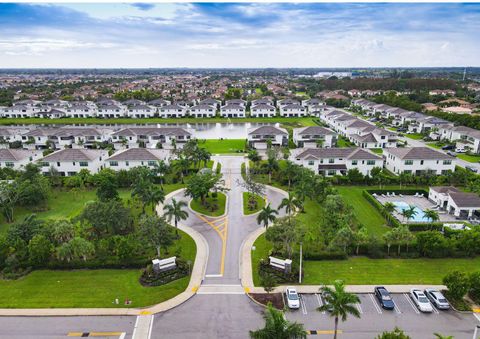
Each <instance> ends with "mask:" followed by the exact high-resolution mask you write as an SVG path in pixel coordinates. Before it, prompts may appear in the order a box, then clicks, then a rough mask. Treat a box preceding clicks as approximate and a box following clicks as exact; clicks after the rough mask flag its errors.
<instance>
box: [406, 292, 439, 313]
mask: <svg viewBox="0 0 480 339" xmlns="http://www.w3.org/2000/svg"><path fill="white" fill-rule="evenodd" d="M410 297H411V298H412V300H413V302H414V303H415V305H417V307H418V309H419V310H420V312H433V307H432V304H430V301H428V299H427V297H426V296H425V294H424V293H423V292H422V291H421V290H419V289H417V288H412V289H411V290H410Z"/></svg>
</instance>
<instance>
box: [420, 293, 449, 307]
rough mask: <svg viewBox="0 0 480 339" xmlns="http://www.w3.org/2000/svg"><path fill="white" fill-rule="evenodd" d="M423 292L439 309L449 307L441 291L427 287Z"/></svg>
mask: <svg viewBox="0 0 480 339" xmlns="http://www.w3.org/2000/svg"><path fill="white" fill-rule="evenodd" d="M424 292H425V295H426V296H427V298H428V300H430V302H431V303H432V304H433V305H434V306H435V307H436V308H438V309H439V310H448V309H449V308H450V304H449V303H448V300H447V298H445V297H444V296H443V294H442V293H441V292H439V291H437V290H436V289H433V288H427V289H426V290H425V291H424Z"/></svg>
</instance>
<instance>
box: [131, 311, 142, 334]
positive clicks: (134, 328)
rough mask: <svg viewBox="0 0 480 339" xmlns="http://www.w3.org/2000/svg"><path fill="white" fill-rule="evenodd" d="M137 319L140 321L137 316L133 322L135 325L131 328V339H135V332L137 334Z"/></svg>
mask: <svg viewBox="0 0 480 339" xmlns="http://www.w3.org/2000/svg"><path fill="white" fill-rule="evenodd" d="M138 319H140V316H139V315H137V320H135V325H134V326H133V333H132V338H135V332H137V326H138Z"/></svg>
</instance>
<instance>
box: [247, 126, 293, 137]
mask: <svg viewBox="0 0 480 339" xmlns="http://www.w3.org/2000/svg"><path fill="white" fill-rule="evenodd" d="M248 134H249V135H252V134H272V135H288V132H287V131H286V130H284V129H283V128H278V127H274V126H261V127H258V128H254V129H252V130H251V131H249V132H248Z"/></svg>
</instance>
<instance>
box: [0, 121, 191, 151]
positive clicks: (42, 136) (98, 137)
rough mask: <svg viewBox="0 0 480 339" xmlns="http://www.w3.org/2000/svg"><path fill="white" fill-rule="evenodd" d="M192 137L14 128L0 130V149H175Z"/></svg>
mask: <svg viewBox="0 0 480 339" xmlns="http://www.w3.org/2000/svg"><path fill="white" fill-rule="evenodd" d="M191 138H192V133H191V132H189V131H187V130H186V129H184V128H180V127H126V128H122V129H120V130H112V129H106V128H102V129H101V128H92V127H61V128H35V129H31V130H28V131H24V132H19V131H18V130H16V129H11V130H10V129H8V128H1V129H0V141H2V140H3V142H0V148H8V146H9V144H10V143H13V142H15V141H20V142H21V143H22V145H23V147H24V148H26V149H31V150H35V149H38V150H42V149H47V148H53V149H62V148H87V149H90V148H94V147H95V146H96V145H98V144H101V143H105V142H111V143H113V145H114V147H115V148H116V149H121V148H132V147H139V146H142V147H146V148H167V149H171V148H175V147H179V148H180V147H182V145H183V144H184V143H185V142H187V141H188V140H190V139H191Z"/></svg>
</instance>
